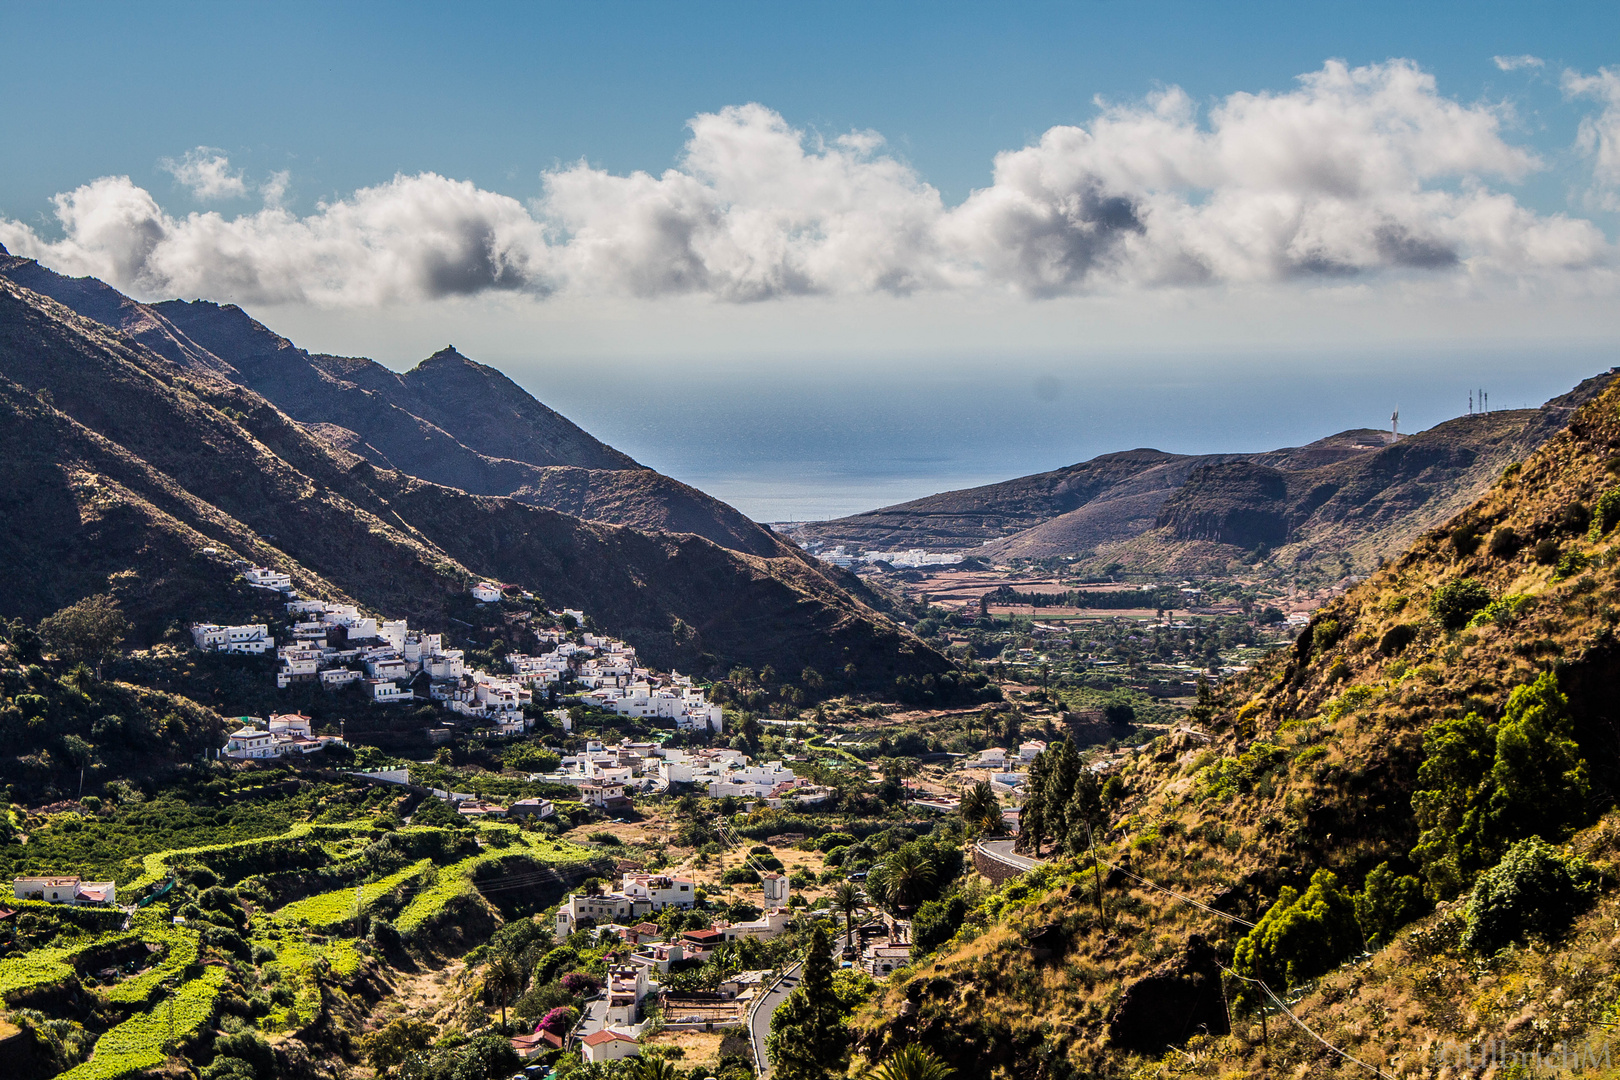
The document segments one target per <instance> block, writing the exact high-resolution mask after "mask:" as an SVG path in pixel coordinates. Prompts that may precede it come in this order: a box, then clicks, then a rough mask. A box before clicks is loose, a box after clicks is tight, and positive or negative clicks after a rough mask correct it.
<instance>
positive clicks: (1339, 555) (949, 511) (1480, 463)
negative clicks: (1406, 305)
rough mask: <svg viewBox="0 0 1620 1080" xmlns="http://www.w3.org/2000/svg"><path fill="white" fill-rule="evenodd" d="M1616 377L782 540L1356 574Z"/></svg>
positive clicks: (989, 493) (810, 530)
mask: <svg viewBox="0 0 1620 1080" xmlns="http://www.w3.org/2000/svg"><path fill="white" fill-rule="evenodd" d="M1613 378H1614V372H1613V371H1610V372H1607V373H1604V374H1601V375H1597V376H1594V377H1592V378H1589V379H1586V380H1584V381H1583V382H1582V383H1581V384H1580V385H1579V386H1577V387H1576V388H1574V389H1573V390H1571V391H1570V392H1568V393H1566V394H1563V395H1560V396H1558V397H1556V398H1553V399H1552V400H1550V401H1548V402H1547V403H1546V404H1544V405H1543V406H1541V407H1540V408H1539V409H1522V410H1509V411H1502V412H1493V413H1479V414H1471V415H1468V416H1461V417H1456V418H1453V419H1451V420H1448V421H1444V422H1442V423H1440V424H1437V425H1435V426H1434V427H1432V428H1429V429H1427V430H1426V431H1422V432H1417V433H1415V434H1412V435H1405V436H1402V437H1401V438H1400V439H1399V440H1398V441H1394V442H1391V441H1390V437H1389V434H1388V433H1386V432H1381V431H1377V430H1375V429H1368V428H1358V429H1350V430H1348V431H1343V432H1339V433H1337V434H1334V435H1330V436H1327V437H1326V438H1323V439H1319V440H1317V441H1315V442H1312V443H1308V444H1306V445H1304V446H1300V447H1285V448H1282V449H1278V450H1270V451H1264V452H1260V453H1248V454H1203V455H1184V454H1170V453H1167V452H1164V451H1159V450H1153V449H1149V448H1140V449H1136V450H1128V451H1119V452H1114V453H1109V454H1103V455H1100V456H1098V457H1095V458H1092V459H1090V460H1088V461H1084V462H1079V463H1077V464H1074V465H1070V466H1066V467H1064V468H1062V469H1055V470H1052V471H1050V472H1045V473H1035V474H1031V475H1029V476H1024V477H1018V478H1015V479H1013V480H1008V481H1003V482H1001V483H998V484H989V485H984V486H982V487H978V488H970V489H965V490H963V491H954V492H944V493H941V494H938V495H931V496H928V497H926V498H923V499H916V500H912V501H910V502H907V503H900V504H897V505H895V506H891V507H884V508H881V509H878V510H874V511H869V512H867V513H865V514H857V515H853V516H851V517H847V518H841V519H837V520H834V521H827V522H813V523H810V524H808V525H805V526H802V527H800V528H798V529H796V530H795V531H794V533H793V535H794V537H795V539H797V540H799V541H800V542H808V541H811V540H819V541H821V542H823V543H842V544H846V545H855V546H860V547H866V548H870V549H878V550H881V549H884V548H912V547H920V548H925V549H932V550H959V551H963V552H965V553H967V554H971V555H977V556H980V557H983V558H985V559H989V560H995V561H1010V560H1027V561H1039V560H1043V559H1049V558H1065V559H1067V560H1069V561H1070V562H1071V563H1073V564H1074V565H1073V569H1074V570H1075V571H1076V572H1078V573H1108V572H1119V571H1121V570H1123V571H1125V572H1128V573H1139V574H1149V575H1155V574H1172V575H1175V574H1179V575H1185V574H1189V573H1193V574H1215V575H1221V574H1226V573H1231V572H1234V571H1236V570H1239V569H1241V570H1243V572H1251V571H1252V569H1253V568H1252V567H1250V566H1249V565H1248V564H1250V563H1255V562H1256V558H1257V557H1259V558H1260V559H1261V560H1263V561H1268V565H1269V566H1270V567H1271V568H1272V569H1273V570H1276V571H1279V572H1280V571H1287V570H1304V569H1311V568H1316V569H1322V570H1325V571H1327V572H1329V573H1331V574H1346V573H1350V572H1352V571H1361V572H1365V571H1366V570H1368V569H1371V568H1372V567H1374V566H1376V565H1377V564H1378V562H1379V560H1380V559H1384V558H1389V557H1392V556H1393V555H1395V554H1398V553H1399V551H1400V550H1401V549H1402V548H1403V547H1404V546H1405V545H1406V544H1407V543H1408V542H1409V541H1410V540H1411V539H1412V538H1413V537H1415V536H1416V535H1418V534H1419V533H1421V532H1422V531H1423V530H1425V529H1427V528H1431V527H1433V526H1434V524H1436V523H1437V522H1438V521H1441V520H1444V519H1445V518H1446V517H1449V516H1450V515H1451V514H1452V513H1455V512H1456V511H1457V510H1459V509H1460V508H1461V507H1463V506H1465V505H1467V504H1468V503H1469V502H1471V501H1472V500H1473V499H1474V498H1475V497H1477V496H1478V494H1479V493H1480V492H1481V491H1483V490H1484V489H1485V488H1486V487H1487V486H1488V485H1489V483H1490V482H1491V480H1493V479H1494V478H1495V476H1496V475H1497V474H1498V473H1499V472H1500V470H1501V469H1502V468H1503V467H1505V466H1506V465H1507V464H1508V463H1509V462H1510V461H1513V460H1517V459H1519V458H1522V457H1524V456H1525V455H1526V454H1528V453H1530V452H1532V451H1534V450H1535V449H1536V448H1537V447H1538V446H1540V445H1542V444H1543V443H1544V442H1545V441H1546V440H1547V439H1548V438H1550V437H1551V436H1552V435H1553V434H1554V433H1555V432H1557V431H1558V430H1559V429H1560V428H1561V427H1562V425H1563V423H1564V421H1565V420H1566V419H1567V417H1568V415H1569V412H1570V410H1572V409H1573V408H1575V407H1577V406H1578V405H1580V404H1582V403H1583V402H1585V401H1587V400H1590V399H1591V398H1592V397H1593V396H1595V395H1596V394H1597V393H1599V392H1601V391H1602V390H1603V388H1604V387H1606V386H1607V385H1608V384H1609V382H1610V381H1611V380H1612V379H1613Z"/></svg>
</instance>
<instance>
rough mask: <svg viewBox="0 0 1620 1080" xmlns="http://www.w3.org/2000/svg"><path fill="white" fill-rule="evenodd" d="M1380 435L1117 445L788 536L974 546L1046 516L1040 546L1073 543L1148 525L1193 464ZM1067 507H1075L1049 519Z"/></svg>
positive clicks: (1333, 455)
mask: <svg viewBox="0 0 1620 1080" xmlns="http://www.w3.org/2000/svg"><path fill="white" fill-rule="evenodd" d="M1383 442H1384V439H1383V435H1382V433H1380V432H1375V431H1365V430H1360V431H1347V432H1343V433H1341V434H1339V435H1334V436H1330V437H1329V438H1326V439H1321V440H1319V441H1317V442H1314V443H1311V444H1310V445H1309V446H1304V447H1294V448H1290V449H1286V450H1274V451H1271V452H1270V453H1267V454H1262V455H1253V454H1203V455H1188V454H1167V453H1164V452H1163V451H1160V450H1147V449H1141V450H1126V451H1122V452H1120V453H1114V454H1104V455H1102V456H1101V457H1096V458H1092V459H1091V460H1090V461H1083V462H1080V463H1079V464H1077V465H1070V466H1068V467H1067V468H1063V469H1055V470H1053V471H1052V472H1045V473H1035V474H1034V475H1031V476H1022V477H1019V478H1018V479H1016V480H1006V481H1003V482H1002V483H999V484H987V485H985V486H983V487H977V488H968V489H965V490H962V491H947V492H944V493H942V494H939V495H930V496H928V497H927V498H923V499H914V500H912V501H911V502H905V503H899V504H897V505H895V506H888V507H884V508H883V509H881V510H873V511H870V512H868V513H865V514H855V515H853V516H851V517H847V518H839V519H838V520H836V521H824V522H814V523H811V524H810V525H807V526H805V527H804V528H803V529H802V530H800V531H799V532H798V533H797V535H798V537H799V538H800V539H802V540H816V539H819V540H824V541H826V542H828V543H845V544H857V545H860V546H862V547H871V548H877V549H883V548H909V547H922V548H932V549H951V548H968V547H978V546H980V545H981V544H984V543H986V542H987V541H990V542H994V541H999V540H1003V539H1005V538H1007V537H1010V536H1013V535H1014V534H1018V533H1021V532H1023V531H1024V530H1029V529H1034V528H1039V527H1041V526H1043V525H1048V524H1051V525H1054V526H1055V527H1054V528H1053V529H1052V530H1049V531H1048V533H1047V534H1046V535H1049V536H1050V537H1051V538H1052V539H1050V540H1047V541H1043V542H1042V546H1043V547H1047V546H1057V547H1062V548H1063V549H1064V551H1065V552H1067V551H1074V550H1080V549H1082V548H1084V547H1088V546H1095V545H1096V544H1098V543H1104V542H1107V541H1110V540H1120V539H1125V538H1127V537H1130V536H1134V535H1136V534H1138V533H1140V532H1141V531H1143V529H1145V528H1150V527H1151V525H1152V522H1153V521H1154V520H1155V519H1156V518H1157V516H1158V513H1159V510H1160V508H1161V507H1162V506H1163V505H1164V503H1165V502H1166V501H1167V500H1168V499H1169V498H1170V495H1171V494H1172V493H1173V492H1174V491H1175V490H1176V489H1177V488H1179V487H1180V486H1181V485H1182V484H1184V483H1186V482H1187V477H1188V476H1189V475H1191V474H1192V472H1193V471H1194V470H1196V469H1199V468H1203V467H1207V466H1210V465H1216V464H1221V463H1223V462H1234V461H1250V460H1256V459H1262V460H1263V461H1264V462H1265V463H1266V464H1268V465H1270V466H1272V467H1275V468H1311V467H1316V466H1320V465H1326V464H1330V463H1332V462H1336V461H1342V460H1345V459H1347V458H1352V457H1357V456H1360V455H1361V454H1364V453H1366V452H1368V451H1369V450H1371V449H1373V448H1374V447H1377V446H1382V445H1383ZM1069 514H1073V515H1075V516H1074V517H1073V518H1070V519H1069V520H1068V521H1067V522H1063V523H1062V524H1057V522H1058V521H1059V519H1061V518H1063V517H1064V515H1069ZM1058 537H1062V538H1063V539H1058ZM1070 545H1079V547H1075V546H1070Z"/></svg>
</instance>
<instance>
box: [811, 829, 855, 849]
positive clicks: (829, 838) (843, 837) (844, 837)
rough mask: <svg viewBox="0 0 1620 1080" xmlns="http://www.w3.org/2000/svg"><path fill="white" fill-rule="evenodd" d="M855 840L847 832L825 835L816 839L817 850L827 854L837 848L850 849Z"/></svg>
mask: <svg viewBox="0 0 1620 1080" xmlns="http://www.w3.org/2000/svg"><path fill="white" fill-rule="evenodd" d="M854 842H855V838H854V837H853V836H851V835H850V834H849V833H847V832H830V833H824V834H822V835H821V836H819V837H817V838H816V850H817V851H820V852H823V853H826V852H828V851H831V850H832V849H833V848H835V847H848V846H849V845H850V844H853V843H854Z"/></svg>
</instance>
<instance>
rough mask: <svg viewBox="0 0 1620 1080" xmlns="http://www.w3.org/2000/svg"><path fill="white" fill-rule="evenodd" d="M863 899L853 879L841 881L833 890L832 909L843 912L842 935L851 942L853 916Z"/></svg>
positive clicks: (853, 938) (852, 939)
mask: <svg viewBox="0 0 1620 1080" xmlns="http://www.w3.org/2000/svg"><path fill="white" fill-rule="evenodd" d="M865 899H866V898H865V897H863V896H862V895H861V890H860V887H859V886H857V885H856V884H855V883H854V882H853V881H841V882H839V883H838V888H836V889H834V890H833V894H832V902H833V910H834V911H842V912H843V913H844V936H845V937H846V938H848V939H849V942H850V943H851V944H853V943H854V941H855V916H856V914H857V913H859V911H860V910H861V905H862V903H864V902H865Z"/></svg>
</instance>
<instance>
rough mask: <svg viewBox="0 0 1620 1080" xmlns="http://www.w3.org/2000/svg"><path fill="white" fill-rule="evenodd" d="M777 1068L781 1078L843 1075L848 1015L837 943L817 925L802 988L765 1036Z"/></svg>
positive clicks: (806, 958) (774, 1017) (774, 1069)
mask: <svg viewBox="0 0 1620 1080" xmlns="http://www.w3.org/2000/svg"><path fill="white" fill-rule="evenodd" d="M765 1049H766V1052H767V1053H768V1054H769V1055H770V1059H771V1072H772V1075H773V1076H776V1077H779V1078H780V1080H824V1078H825V1077H828V1076H830V1075H833V1074H834V1073H835V1072H836V1073H837V1074H838V1075H842V1072H843V1070H842V1067H841V1066H842V1062H843V1061H844V1060H845V1056H846V1055H847V1053H848V1049H849V1047H848V1038H847V1032H846V1031H845V1023H844V1014H843V1009H842V1007H841V1005H840V1004H839V1000H838V995H837V992H836V990H835V989H834V986H833V958H832V942H831V940H830V939H829V938H828V935H827V931H826V929H825V928H824V927H823V926H821V925H820V924H817V925H816V926H815V928H814V929H812V930H811V932H810V942H809V944H808V945H807V946H806V948H805V954H804V971H803V975H802V977H801V979H800V982H799V985H798V988H797V989H795V990H794V991H793V993H791V994H789V995H788V999H787V1000H786V1001H784V1002H783V1003H782V1004H781V1005H780V1006H778V1007H777V1010H776V1012H775V1014H774V1015H772V1017H771V1033H770V1035H769V1036H768V1037H767V1038H766V1040H765Z"/></svg>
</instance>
